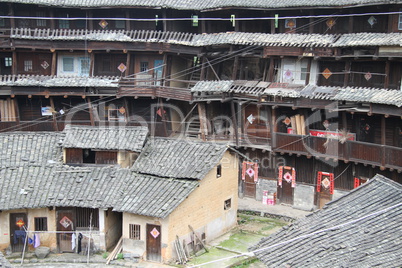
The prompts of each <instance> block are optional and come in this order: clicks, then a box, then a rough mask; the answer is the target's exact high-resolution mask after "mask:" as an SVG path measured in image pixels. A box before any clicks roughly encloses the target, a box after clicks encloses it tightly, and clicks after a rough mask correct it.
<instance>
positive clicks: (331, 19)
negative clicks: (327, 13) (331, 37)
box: [327, 18, 336, 29]
mask: <svg viewBox="0 0 402 268" xmlns="http://www.w3.org/2000/svg"><path fill="white" fill-rule="evenodd" d="M335 24H336V21H335V19H334V18H329V19H328V20H327V26H328V28H330V29H332V27H334V25H335Z"/></svg>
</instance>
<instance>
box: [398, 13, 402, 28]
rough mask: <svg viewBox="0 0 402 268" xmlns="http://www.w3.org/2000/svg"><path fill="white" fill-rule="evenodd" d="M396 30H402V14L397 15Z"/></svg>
mask: <svg viewBox="0 0 402 268" xmlns="http://www.w3.org/2000/svg"><path fill="white" fill-rule="evenodd" d="M399 11H400V12H402V9H400V10H399ZM398 30H402V13H400V14H399V20H398Z"/></svg>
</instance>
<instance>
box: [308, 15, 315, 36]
mask: <svg viewBox="0 0 402 268" xmlns="http://www.w3.org/2000/svg"><path fill="white" fill-rule="evenodd" d="M310 16H311V17H310V18H309V26H308V33H309V34H313V33H314V18H313V16H314V11H313V10H310Z"/></svg>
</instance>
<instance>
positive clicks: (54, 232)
mask: <svg viewBox="0 0 402 268" xmlns="http://www.w3.org/2000/svg"><path fill="white" fill-rule="evenodd" d="M25 232H27V233H49V234H74V233H83V234H84V233H89V232H91V233H95V234H96V233H100V231H89V230H86V231H83V230H76V231H29V230H26V231H25Z"/></svg>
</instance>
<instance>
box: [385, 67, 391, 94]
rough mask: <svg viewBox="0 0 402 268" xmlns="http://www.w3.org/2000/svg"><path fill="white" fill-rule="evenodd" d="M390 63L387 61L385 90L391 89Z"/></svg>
mask: <svg viewBox="0 0 402 268" xmlns="http://www.w3.org/2000/svg"><path fill="white" fill-rule="evenodd" d="M390 65H391V63H390V61H389V60H387V61H386V62H385V79H384V88H388V87H389V70H390Z"/></svg>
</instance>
